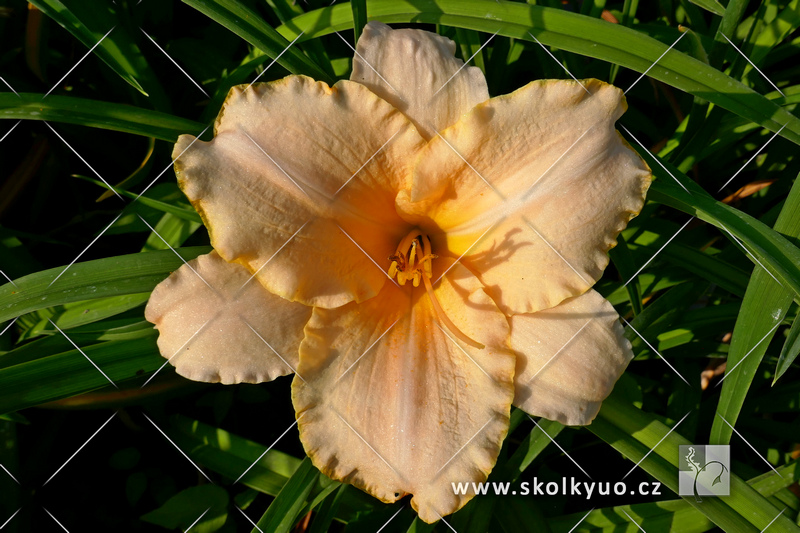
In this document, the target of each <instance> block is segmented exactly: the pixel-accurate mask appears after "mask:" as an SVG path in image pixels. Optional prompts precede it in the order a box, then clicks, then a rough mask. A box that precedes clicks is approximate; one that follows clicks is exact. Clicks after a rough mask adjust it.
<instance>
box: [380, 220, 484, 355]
mask: <svg viewBox="0 0 800 533" xmlns="http://www.w3.org/2000/svg"><path fill="white" fill-rule="evenodd" d="M436 257H437V256H436V255H434V254H433V253H432V252H431V241H430V239H429V238H428V236H427V235H423V234H422V232H421V231H419V230H417V229H415V230H413V231H412V232H411V233H409V234H408V235H406V236H405V237H404V238H403V240H401V241H400V244H399V245H398V246H397V251H396V252H395V253H393V254H392V255H390V256H389V261H391V262H392V264H391V266H389V277H390V278H394V277H395V276H396V277H397V282H398V283H399V284H400V285H405V284H406V282H407V281H408V280H411V283H412V284H413V285H414V287H419V283H420V281H422V283H423V285H425V291H426V292H427V293H428V297H429V298H430V299H431V304H433V309H434V311H435V312H436V316H437V317H438V318H439V320H440V321H441V322H442V323H443V324H444V325H445V327H447V329H449V330H450V332H451V333H452V334H453V335H455V336H456V337H458V338H459V339H461V340H462V341H464V342H465V343H467V344H469V345H470V346H474V347H475V348H479V349H483V348H485V346H484V345H483V344H481V343H479V342H477V341H475V340H473V339H471V338H470V337H468V336H467V335H466V334H464V332H463V331H461V330H460V329H458V328H457V327H456V325H455V324H453V321H452V320H450V318H449V317H448V316H447V315H446V314H445V312H444V309H443V308H442V304H441V303H439V300H438V299H437V298H436V294H434V292H433V285H432V284H431V278H432V277H433V263H432V262H433V260H434V259H436Z"/></svg>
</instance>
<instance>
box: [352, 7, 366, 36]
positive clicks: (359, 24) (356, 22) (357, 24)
mask: <svg viewBox="0 0 800 533" xmlns="http://www.w3.org/2000/svg"><path fill="white" fill-rule="evenodd" d="M350 9H351V10H352V11H353V33H354V34H355V42H356V43H358V39H359V38H360V37H361V32H362V31H363V30H364V26H366V25H367V20H368V19H367V0H350Z"/></svg>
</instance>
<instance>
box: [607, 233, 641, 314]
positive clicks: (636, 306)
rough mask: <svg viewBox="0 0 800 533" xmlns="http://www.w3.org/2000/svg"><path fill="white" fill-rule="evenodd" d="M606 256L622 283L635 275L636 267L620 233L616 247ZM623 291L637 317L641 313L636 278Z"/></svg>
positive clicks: (639, 294) (639, 293)
mask: <svg viewBox="0 0 800 533" xmlns="http://www.w3.org/2000/svg"><path fill="white" fill-rule="evenodd" d="M608 255H609V257H610V258H611V261H612V262H613V263H614V266H615V267H617V272H619V275H620V277H621V278H622V281H623V282H627V281H628V280H630V279H631V278H632V277H633V275H634V274H635V273H636V267H635V266H634V264H633V258H632V257H631V252H630V250H629V249H628V243H627V242H626V241H625V237H623V236H622V233H620V234H619V235H618V236H617V245H616V246H614V247H613V248H611V249H610V250H609V251H608ZM625 290H627V291H628V296H629V297H630V301H631V307H632V308H633V313H634V314H635V315H638V314H639V313H641V312H642V294H641V291H640V290H639V280H638V278H637V279H633V280H631V282H630V283H627V284H626V285H625Z"/></svg>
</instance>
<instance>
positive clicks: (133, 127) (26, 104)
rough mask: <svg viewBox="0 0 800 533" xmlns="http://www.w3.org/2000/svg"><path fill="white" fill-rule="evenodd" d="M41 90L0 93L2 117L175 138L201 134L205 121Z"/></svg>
mask: <svg viewBox="0 0 800 533" xmlns="http://www.w3.org/2000/svg"><path fill="white" fill-rule="evenodd" d="M43 97H44V95H42V94H35V93H20V94H19V96H17V95H16V94H14V93H0V118H4V119H22V120H48V121H51V122H64V123H67V124H77V125H79V126H88V127H90V128H100V129H105V130H113V131H121V132H125V133H133V134H134V135H144V136H146V137H155V138H156V139H161V140H164V141H169V142H175V141H177V140H178V136H179V135H181V134H182V133H191V134H192V135H200V133H201V132H202V131H203V128H204V127H205V126H204V125H203V124H200V123H198V122H194V121H192V120H186V119H183V118H180V117H176V116H174V115H168V114H166V113H161V112H159V111H151V110H149V109H141V108H138V107H133V106H129V105H123V104H114V103H111V102H102V101H99V100H88V99H85V98H73V97H71V96H56V95H51V96H48V97H47V98H44V99H42V98H43Z"/></svg>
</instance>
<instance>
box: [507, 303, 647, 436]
mask: <svg viewBox="0 0 800 533" xmlns="http://www.w3.org/2000/svg"><path fill="white" fill-rule="evenodd" d="M510 345H511V348H512V349H513V350H514V351H515V352H516V354H517V372H516V375H515V378H514V382H515V386H516V397H515V398H514V405H516V406H517V407H519V408H520V409H522V410H523V411H526V412H527V413H530V414H532V415H534V416H543V417H545V418H548V419H550V420H557V421H558V422H561V423H562V424H567V425H570V426H582V425H586V424H589V423H591V421H592V420H593V419H594V417H595V416H596V415H597V412H598V411H599V410H600V403H601V402H602V401H603V400H604V399H605V398H606V397H607V396H608V395H609V394H610V393H611V389H613V388H614V383H616V382H617V379H619V377H620V376H621V375H622V372H624V371H625V367H627V366H628V363H629V362H630V361H631V359H633V353H632V352H631V344H630V343H629V342H628V340H627V339H626V338H625V337H624V336H623V329H622V325H621V324H620V323H619V316H618V315H617V312H616V311H615V310H614V308H613V307H612V306H611V304H610V303H608V300H606V299H605V298H603V297H602V296H600V294H598V293H597V292H595V291H592V290H590V291H589V292H587V293H585V294H582V295H580V296H576V297H574V298H569V299H568V300H565V301H564V302H562V303H561V304H560V305H558V306H556V307H553V308H551V309H547V310H545V311H539V312H538V313H532V314H525V315H514V316H512V317H511V340H510Z"/></svg>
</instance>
